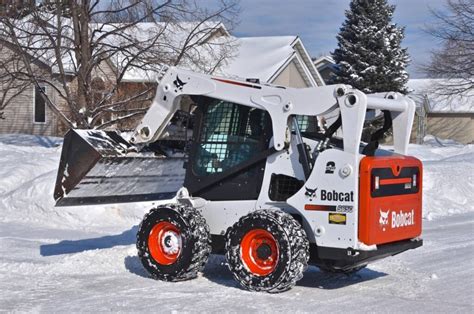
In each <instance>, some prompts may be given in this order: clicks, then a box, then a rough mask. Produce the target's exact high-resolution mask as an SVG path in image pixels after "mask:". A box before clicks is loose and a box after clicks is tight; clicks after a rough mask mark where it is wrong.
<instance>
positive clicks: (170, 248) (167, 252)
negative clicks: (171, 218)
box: [148, 221, 182, 265]
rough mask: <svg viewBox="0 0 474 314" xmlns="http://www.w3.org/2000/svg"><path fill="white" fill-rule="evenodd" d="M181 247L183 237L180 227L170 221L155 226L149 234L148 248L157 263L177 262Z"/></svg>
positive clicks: (169, 263) (168, 263)
mask: <svg viewBox="0 0 474 314" xmlns="http://www.w3.org/2000/svg"><path fill="white" fill-rule="evenodd" d="M181 247H182V239H181V233H180V232H179V229H178V227H176V226H175V225H173V224H172V223H170V222H168V221H162V222H159V223H157V224H156V225H154V226H153V228H152V229H151V231H150V234H149V236H148V249H149V251H150V255H151V256H152V257H153V259H154V260H155V261H156V262H157V263H159V264H162V265H171V264H173V263H175V262H176V261H177V260H178V257H179V255H180V253H181Z"/></svg>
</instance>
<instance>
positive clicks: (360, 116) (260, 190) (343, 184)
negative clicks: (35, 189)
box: [54, 68, 422, 292]
mask: <svg viewBox="0 0 474 314" xmlns="http://www.w3.org/2000/svg"><path fill="white" fill-rule="evenodd" d="M336 110H338V111H339V118H337V120H336V121H335V122H334V123H333V124H332V125H331V126H329V127H328V128H326V129H325V130H323V129H322V128H321V127H320V126H318V123H317V122H318V119H317V117H318V116H322V115H325V114H327V113H329V112H332V111H336ZM368 110H381V111H382V112H383V113H384V118H385V123H384V126H383V127H382V128H381V129H380V130H378V131H376V132H375V133H374V134H372V138H371V141H370V142H369V143H361V134H362V127H363V124H364V120H365V117H366V112H367V111H368ZM414 112H415V105H414V102H413V101H412V100H410V99H409V98H407V97H405V96H403V95H401V94H398V93H391V92H389V93H384V94H373V95H366V94H364V93H362V92H360V91H359V90H356V89H353V88H352V87H350V86H347V85H332V86H323V87H314V88H304V89H295V88H284V87H280V86H272V85H265V84H259V83H256V82H249V81H238V80H230V79H224V78H219V77H214V76H209V75H202V74H196V73H193V72H188V71H184V70H180V69H177V68H170V69H168V71H167V72H165V73H164V74H163V76H162V78H161V81H160V82H159V86H158V89H157V93H156V97H155V99H154V101H153V104H152V105H151V107H150V109H149V110H148V112H147V113H146V115H145V116H144V118H143V120H142V121H141V122H140V124H139V126H138V127H137V129H136V130H135V131H134V132H133V134H132V135H131V136H130V135H129V136H128V137H126V136H124V135H121V134H120V133H119V132H113V131H96V130H71V131H70V132H69V133H68V134H67V135H66V137H65V141H64V146H63V151H62V156H61V161H60V166H59V171H58V177H57V182H56V189H55V193H54V196H55V199H56V201H57V206H68V205H79V204H82V205H88V204H104V203H120V202H139V201H151V200H166V199H169V200H170V201H169V204H167V205H163V206H157V207H156V208H153V209H151V211H150V212H149V213H148V214H146V216H145V217H144V219H143V221H142V223H141V224H140V227H139V230H138V234H137V249H138V255H139V258H140V259H141V261H142V263H143V266H144V267H145V268H146V270H147V271H148V272H149V273H150V274H151V276H153V277H154V278H156V279H160V280H166V281H180V280H185V279H190V278H194V277H196V276H197V273H198V272H200V271H202V270H203V268H204V265H205V263H206V261H207V259H208V256H209V254H210V253H211V252H212V253H216V254H225V257H226V260H227V264H228V267H229V269H230V271H231V272H232V273H233V275H234V277H235V279H236V280H237V281H238V282H239V283H240V284H241V285H242V286H243V287H245V288H247V289H249V290H255V291H268V292H280V291H285V290H287V289H289V288H291V287H292V286H293V285H294V284H295V283H296V282H297V281H298V280H299V279H301V278H302V276H303V272H304V271H305V269H306V268H307V266H308V264H313V265H317V266H318V267H320V268H321V269H322V270H324V271H330V272H341V273H352V272H355V271H358V270H360V269H361V268H363V267H365V266H366V265H367V263H369V262H371V261H374V260H376V259H380V258H383V257H387V256H392V255H395V254H398V253H401V252H403V251H406V250H409V249H414V248H417V247H420V246H421V245H422V240H421V239H420V238H419V236H420V234H421V208H422V206H421V197H422V186H421V184H422V164H421V162H420V161H419V160H417V159H416V158H413V157H409V156H406V154H407V147H408V142H409V138H410V132H411V126H412V122H413V118H414ZM177 116H180V117H185V119H184V118H183V119H178V118H176V117H177ZM184 120H186V121H187V122H186V127H183V123H184V122H183V121H184ZM180 126H181V127H182V129H181V130H184V131H183V132H182V133H184V138H183V139H182V140H181V141H179V140H176V139H175V138H173V136H171V135H170V134H171V131H170V130H172V129H173V128H174V129H179V128H180ZM390 127H392V128H393V141H394V149H393V151H391V150H390V151H388V150H382V149H379V148H378V140H379V139H380V138H381V135H382V134H383V133H384V132H385V131H387V130H388V129H389V128H390ZM338 129H342V130H339V131H338V132H339V134H342V136H340V137H337V136H335V134H336V131H337V130H338ZM189 130H192V139H191V140H188V139H187V135H188V133H191V132H190V131H189ZM341 132H342V133H341Z"/></svg>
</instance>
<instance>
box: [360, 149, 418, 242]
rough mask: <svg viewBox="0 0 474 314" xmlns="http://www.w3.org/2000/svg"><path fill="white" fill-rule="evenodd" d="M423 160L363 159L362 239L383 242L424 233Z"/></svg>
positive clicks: (361, 194)
mask: <svg viewBox="0 0 474 314" xmlns="http://www.w3.org/2000/svg"><path fill="white" fill-rule="evenodd" d="M422 168H423V167H422V164H421V161H419V160H418V159H416V158H414V157H408V156H398V155H395V156H383V157H382V156H380V157H377V156H376V157H364V158H363V159H362V160H361V163H360V198H359V200H360V204H359V240H360V241H362V242H363V243H365V244H368V245H372V244H383V243H389V242H395V241H400V240H406V239H411V238H415V237H418V236H419V235H420V234H421V221H422V219H421V218H422V217H421V214H422V212H421V210H422Z"/></svg>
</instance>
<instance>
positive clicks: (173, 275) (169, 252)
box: [137, 204, 211, 281]
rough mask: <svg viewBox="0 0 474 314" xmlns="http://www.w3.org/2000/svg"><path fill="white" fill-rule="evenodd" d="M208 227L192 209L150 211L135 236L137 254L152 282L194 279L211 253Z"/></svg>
mask: <svg viewBox="0 0 474 314" xmlns="http://www.w3.org/2000/svg"><path fill="white" fill-rule="evenodd" d="M210 239H211V237H210V233H209V227H208V226H207V224H206V221H205V220H204V218H203V217H202V215H201V213H199V212H198V211H197V210H196V209H195V208H192V207H189V206H185V205H180V204H171V205H165V206H160V207H158V208H154V209H152V210H151V211H150V212H149V213H148V214H146V215H145V217H144V218H143V221H142V223H141V224H140V227H139V228H138V233H137V250H138V257H139V258H140V260H141V262H142V264H143V266H144V267H145V269H146V270H147V271H148V272H149V273H150V274H151V276H152V277H153V278H155V279H159V280H165V281H181V280H186V279H191V278H195V277H196V276H197V274H198V272H200V271H202V270H203V268H204V266H205V264H206V262H207V259H208V257H209V254H210V252H211V244H210Z"/></svg>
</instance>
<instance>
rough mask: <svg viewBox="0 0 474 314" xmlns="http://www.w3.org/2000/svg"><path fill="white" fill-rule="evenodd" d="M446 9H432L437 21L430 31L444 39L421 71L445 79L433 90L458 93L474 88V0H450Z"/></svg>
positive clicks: (441, 39)
mask: <svg viewBox="0 0 474 314" xmlns="http://www.w3.org/2000/svg"><path fill="white" fill-rule="evenodd" d="M445 6H446V8H445V10H431V12H432V14H433V16H434V17H435V18H436V19H437V21H438V22H437V23H436V24H434V25H432V26H430V27H427V28H426V31H427V32H428V33H429V34H431V35H432V36H433V37H434V38H436V39H438V40H439V41H440V46H441V48H440V49H438V50H436V51H433V52H432V55H431V61H430V62H429V63H428V64H426V65H424V66H422V67H421V70H422V71H423V72H424V73H425V74H427V76H428V77H432V78H442V79H443V80H437V84H436V86H433V87H432V91H431V92H432V93H434V94H437V95H441V96H446V97H449V96H456V95H461V94H463V93H466V92H467V91H472V90H474V0H447V2H446V5H445Z"/></svg>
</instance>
